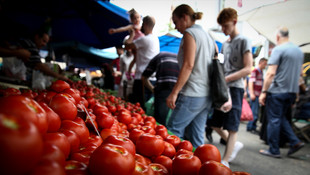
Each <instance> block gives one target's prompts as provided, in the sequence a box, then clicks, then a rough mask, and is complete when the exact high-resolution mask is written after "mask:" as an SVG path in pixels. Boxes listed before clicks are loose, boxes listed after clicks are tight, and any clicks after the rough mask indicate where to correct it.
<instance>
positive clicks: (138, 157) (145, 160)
mask: <svg viewBox="0 0 310 175" xmlns="http://www.w3.org/2000/svg"><path fill="white" fill-rule="evenodd" d="M135 161H136V162H140V163H142V164H144V165H148V164H150V163H151V160H150V159H149V158H147V157H144V156H142V155H141V154H137V153H136V154H135Z"/></svg>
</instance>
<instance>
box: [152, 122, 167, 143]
mask: <svg viewBox="0 0 310 175" xmlns="http://www.w3.org/2000/svg"><path fill="white" fill-rule="evenodd" d="M155 131H156V135H160V136H161V137H162V138H163V139H164V140H165V139H166V138H167V136H168V135H169V134H168V130H167V128H166V126H164V125H157V126H156V128H155Z"/></svg>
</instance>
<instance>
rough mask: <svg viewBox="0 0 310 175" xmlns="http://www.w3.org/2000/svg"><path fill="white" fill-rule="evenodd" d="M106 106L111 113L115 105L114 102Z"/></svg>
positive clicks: (114, 110)
mask: <svg viewBox="0 0 310 175" xmlns="http://www.w3.org/2000/svg"><path fill="white" fill-rule="evenodd" d="M107 107H108V109H109V111H110V112H111V113H112V114H113V113H114V112H116V106H115V105H114V104H110V105H107Z"/></svg>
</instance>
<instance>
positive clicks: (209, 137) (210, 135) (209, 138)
mask: <svg viewBox="0 0 310 175" xmlns="http://www.w3.org/2000/svg"><path fill="white" fill-rule="evenodd" d="M212 131H213V130H212V128H209V127H206V138H207V139H208V141H209V142H210V143H213V137H212Z"/></svg>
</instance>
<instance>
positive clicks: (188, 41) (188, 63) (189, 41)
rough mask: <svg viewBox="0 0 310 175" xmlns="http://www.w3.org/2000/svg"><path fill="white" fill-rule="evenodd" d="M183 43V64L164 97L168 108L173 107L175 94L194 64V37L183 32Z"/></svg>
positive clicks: (176, 94) (181, 86) (186, 78)
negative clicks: (175, 80) (169, 91)
mask: <svg viewBox="0 0 310 175" xmlns="http://www.w3.org/2000/svg"><path fill="white" fill-rule="evenodd" d="M183 38H184V44H183V51H184V59H183V65H182V67H181V70H180V73H179V77H178V80H177V82H176V84H175V85H174V87H173V89H172V92H171V93H170V95H169V96H168V97H167V99H166V104H167V106H168V107H169V108H171V109H174V108H175V102H176V99H177V96H178V94H179V92H180V91H181V89H182V88H183V86H184V84H185V83H186V82H187V80H188V78H189V76H190V74H191V72H192V70H193V68H194V64H195V51H196V43H195V40H194V38H193V37H192V36H191V35H190V34H189V33H185V34H184V36H183Z"/></svg>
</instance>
